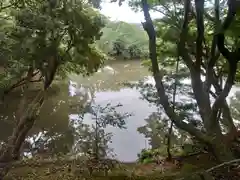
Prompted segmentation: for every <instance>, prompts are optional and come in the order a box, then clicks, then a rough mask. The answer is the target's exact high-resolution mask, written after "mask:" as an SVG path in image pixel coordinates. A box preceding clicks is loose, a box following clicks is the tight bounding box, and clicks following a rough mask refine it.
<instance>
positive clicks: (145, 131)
mask: <svg viewBox="0 0 240 180" xmlns="http://www.w3.org/2000/svg"><path fill="white" fill-rule="evenodd" d="M111 3H118V4H119V6H121V5H122V3H128V5H129V6H130V7H131V8H132V9H133V10H134V11H139V12H141V13H142V14H143V15H144V19H145V21H144V22H142V24H141V25H140V24H139V25H138V24H128V23H125V22H111V21H110V20H108V19H107V18H106V17H105V16H104V15H102V14H101V13H100V11H99V9H101V5H102V2H101V1H98V0H89V1H81V0H75V1H73V0H28V1H25V0H0V22H1V23H0V66H1V74H0V84H1V86H0V96H1V99H0V100H1V103H0V106H1V108H0V112H1V117H0V118H1V123H2V124H4V126H3V127H0V128H1V131H3V132H5V131H6V132H8V133H5V134H4V135H1V144H0V180H2V179H11V180H14V179H26V180H28V179H29V180H30V179H42V180H45V179H54V180H55V179H96V180H97V179H99V180H103V179H113V180H114V179H115V180H117V179H137V180H140V179H141V180H142V179H144V180H145V179H159V180H215V179H216V180H217V179H223V180H229V179H230V180H237V179H239V178H240V159H239V158H240V139H239V138H240V137H239V136H240V131H239V127H240V126H239V117H240V106H239V100H240V94H239V92H236V93H235V95H234V96H232V97H231V98H229V97H230V94H231V92H232V91H233V89H234V88H238V87H239V86H238V82H239V80H240V79H239V78H240V71H239V67H238V61H239V60H240V48H239V45H240V44H239V43H240V42H239V35H240V34H239V33H240V26H239V24H240V22H239V21H240V14H239V13H240V3H239V1H238V0H227V1H226V0H206V1H204V0H194V1H193V0H169V1H166V0H159V1H155V0H130V1H126V2H125V1H124V0H113V1H111ZM152 11H155V12H158V13H159V14H161V16H160V18H158V19H152V17H151V12H152ZM123 13H124V12H123ZM141 26H142V27H141ZM109 59H125V60H129V61H131V60H135V59H136V60H139V61H141V64H142V65H143V66H144V67H146V68H147V69H148V71H149V73H150V74H151V77H152V78H153V81H154V83H149V82H146V81H143V80H141V81H137V82H124V86H126V87H129V88H132V89H137V90H138V91H139V92H140V94H141V98H142V99H143V100H145V101H147V102H148V103H149V104H153V105H154V106H155V107H156V112H153V113H152V114H150V115H149V116H148V117H147V118H145V117H142V119H144V120H145V121H146V123H145V125H143V126H140V127H138V129H137V131H138V132H139V133H140V134H142V135H143V136H145V137H146V138H148V140H149V144H150V145H151V147H150V148H145V149H142V151H141V152H140V153H139V154H138V155H137V157H138V159H137V160H136V162H121V161H120V160H117V159H116V158H114V157H113V158H110V157H109V156H108V155H109V154H111V153H113V150H112V149H111V147H110V146H109V144H111V142H112V137H113V134H112V133H108V132H107V131H106V128H107V127H108V126H111V127H114V128H118V129H121V130H124V129H127V128H128V126H127V123H126V122H127V119H128V118H130V117H132V116H134V113H132V112H123V111H118V109H119V108H120V107H123V106H124V105H122V104H120V103H119V104H111V103H108V104H106V105H105V106H101V105H99V104H97V103H96V102H95V101H91V102H87V101H85V99H80V100H79V101H77V102H76V103H75V104H74V105H71V106H69V107H67V108H69V109H71V110H73V111H74V112H77V114H78V115H77V118H75V120H71V118H70V117H69V116H67V118H69V120H68V121H67V123H65V124H64V123H62V122H61V121H59V119H60V117H61V116H62V114H59V116H58V118H59V119H58V118H52V119H51V120H50V122H49V123H52V125H53V127H52V128H53V129H54V128H55V129H57V128H58V127H59V126H58V125H59V124H60V126H61V127H62V126H66V127H68V130H67V131H64V132H62V133H57V132H56V133H50V131H48V130H46V129H44V128H42V130H41V131H39V133H38V134H37V133H35V132H36V128H37V125H38V123H39V122H40V119H41V118H43V119H44V118H46V117H47V116H48V115H50V114H51V113H52V111H55V109H51V108H50V109H49V108H46V107H44V105H45V103H46V102H48V100H49V99H50V98H51V96H53V94H56V93H62V92H63V90H64V88H65V86H63V85H62V84H61V83H63V82H65V81H67V80H68V77H69V75H71V74H76V75H81V76H83V77H87V78H89V77H92V76H93V75H95V74H97V73H99V70H100V69H102V68H103V67H104V66H105V65H106V64H107V63H108V62H109ZM124 63H126V64H125V66H124V67H127V66H128V64H127V63H128V61H124ZM109 76H111V77H113V75H109ZM122 76H123V75H122ZM186 79H187V80H189V82H190V83H186V82H185V80H186ZM71 83H72V82H70V84H71ZM57 84H59V87H58V88H57V89H54V87H55V86H56V85H57ZM72 86H73V87H75V86H76V85H74V83H72ZM129 92H130V91H129ZM91 95H92V96H94V93H93V94H91ZM129 98H130V97H129ZM51 101H52V99H51ZM62 101H64V100H62ZM65 101H67V100H65ZM69 101H70V100H69ZM73 101H74V102H75V101H76V99H75V100H73ZM131 106H135V105H133V104H132V105H131ZM44 109H45V110H44ZM43 110H44V111H43ZM50 111H51V112H50ZM58 113H60V112H59V111H58ZM86 114H88V115H89V117H90V120H91V124H85V123H84V122H83V121H81V119H83V117H84V116H85V115H86ZM68 115H69V114H68ZM76 119H78V120H76ZM47 121H49V120H47ZM61 123H62V124H61ZM9 132H10V133H9ZM64 138H65V140H66V141H68V144H70V145H67V144H65V143H63V142H62V141H61V140H62V139H64ZM128 139H130V140H131V141H132V142H134V141H136V139H134V136H131V137H128ZM124 148H125V147H124ZM126 148H127V147H126Z"/></svg>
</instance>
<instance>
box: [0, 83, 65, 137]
mask: <svg viewBox="0 0 240 180" xmlns="http://www.w3.org/2000/svg"><path fill="white" fill-rule="evenodd" d="M33 94H34V93H33ZM20 97H21V93H20V92H19V91H16V92H13V93H11V94H10V95H9V96H7V97H6V99H5V101H6V103H5V104H6V105H5V106H2V105H1V107H0V113H1V116H2V119H1V121H0V131H1V140H6V139H7V137H8V136H9V135H11V132H12V129H13V127H14V114H15V113H16V109H17V105H18V103H19V100H20ZM68 114H69V107H68V86H67V83H65V82H63V83H61V84H54V85H53V86H52V87H51V88H50V89H49V92H48V94H47V98H46V101H45V103H44V105H43V108H42V109H41V112H40V117H39V119H38V120H37V121H36V124H35V126H34V128H33V129H32V130H31V131H30V133H29V136H31V135H34V134H36V133H38V132H39V131H41V129H42V128H44V129H46V130H47V131H51V132H58V133H60V134H61V133H62V134H63V133H65V132H66V131H67V129H68V124H69V121H68ZM4 118H5V120H4Z"/></svg>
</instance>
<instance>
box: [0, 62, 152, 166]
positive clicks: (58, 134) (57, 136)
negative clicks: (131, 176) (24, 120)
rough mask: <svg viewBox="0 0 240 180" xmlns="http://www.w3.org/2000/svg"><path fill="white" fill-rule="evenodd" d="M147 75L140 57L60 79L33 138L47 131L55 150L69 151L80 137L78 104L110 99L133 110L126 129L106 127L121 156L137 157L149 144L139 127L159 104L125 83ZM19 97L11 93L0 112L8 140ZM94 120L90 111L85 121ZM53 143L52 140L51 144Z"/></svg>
mask: <svg viewBox="0 0 240 180" xmlns="http://www.w3.org/2000/svg"><path fill="white" fill-rule="evenodd" d="M147 75H148V71H147V69H145V68H143V67H141V65H140V62H139V61H129V62H128V63H126V62H112V63H110V64H108V66H106V67H105V68H103V69H101V70H100V71H99V72H97V73H96V74H95V75H93V76H91V77H82V76H78V75H71V76H70V77H69V79H68V80H67V81H62V82H58V83H57V84H55V85H54V86H53V87H52V88H51V93H49V95H48V98H47V100H46V102H45V103H44V106H43V108H42V110H41V113H40V117H39V119H38V120H37V122H36V125H35V127H34V128H33V129H32V130H31V132H30V133H29V138H30V139H31V138H32V139H33V137H34V136H38V134H39V132H45V133H46V132H47V137H48V138H49V139H51V143H50V144H52V145H51V146H52V147H54V148H53V149H55V150H54V153H57V152H64V153H67V152H69V151H71V150H72V147H73V145H74V143H75V141H76V139H74V127H73V126H72V125H71V123H70V121H69V117H70V118H71V119H74V120H77V119H79V116H78V115H79V114H81V113H80V112H81V107H80V106H74V105H76V104H77V105H82V106H83V107H84V106H86V105H87V104H89V103H91V102H93V101H94V103H95V104H97V105H101V106H105V105H106V104H107V103H112V104H113V105H116V104H117V103H121V104H122V105H123V106H122V107H119V108H118V111H119V112H129V113H133V114H134V116H132V117H130V118H129V119H127V121H126V126H127V129H126V130H125V129H118V128H113V127H107V128H106V131H107V132H112V133H113V137H112V142H113V143H112V144H111V145H110V146H111V148H113V149H114V152H115V153H116V154H117V158H118V159H120V160H122V161H133V160H135V159H136V158H137V153H139V152H140V151H141V149H142V148H144V147H145V146H146V144H145V138H144V136H143V135H141V134H139V133H138V132H137V128H138V127H139V126H142V125H144V124H145V121H144V119H145V118H146V117H147V116H148V115H149V114H151V113H152V112H154V111H155V110H156V108H155V107H153V106H151V107H150V106H149V105H148V103H147V102H146V101H143V100H141V99H140V98H139V97H140V96H141V95H140V93H139V92H138V91H137V90H136V89H130V88H123V85H122V83H124V82H129V81H138V80H141V79H143V78H144V77H145V76H147ZM18 101H19V95H17V93H16V94H13V95H11V96H10V97H9V99H8V102H9V103H7V106H8V107H4V108H1V107H0V113H1V114H2V115H4V118H6V117H7V118H6V119H5V120H1V121H0V132H1V140H6V139H7V137H8V136H9V135H10V134H11V132H12V128H13V123H14V112H15V111H14V110H15V109H16V108H17V104H18V103H17V102H18ZM13 102H14V103H13ZM15 102H16V103H15ZM74 107H75V108H74ZM2 119H3V118H2ZM90 120H91V116H89V115H85V116H84V117H83V121H84V123H90V122H91V121H90ZM50 137H51V138H50ZM53 137H54V138H53ZM29 138H28V139H29ZM45 139H46V137H45ZM30 144H31V143H30ZM32 144H33V143H32ZM50 144H49V142H48V145H49V146H50ZM53 144H54V145H53ZM31 146H32V145H31ZM26 147H27V146H26ZM34 147H36V145H35V146H34ZM31 148H32V147H31ZM43 149H44V148H43ZM51 152H52V151H51Z"/></svg>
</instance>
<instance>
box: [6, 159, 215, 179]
mask: <svg viewBox="0 0 240 180" xmlns="http://www.w3.org/2000/svg"><path fill="white" fill-rule="evenodd" d="M201 159H202V158H201ZM192 160H194V161H192ZM192 160H191V161H192V162H186V163H184V164H183V166H182V167H177V166H175V165H174V164H171V163H169V164H167V163H165V164H164V165H156V164H154V163H149V164H137V163H121V164H120V165H119V166H118V167H117V168H114V169H112V170H111V171H110V172H109V173H108V175H104V173H103V172H101V171H100V172H94V173H93V174H92V175H89V171H88V170H87V169H86V168H85V167H84V164H82V163H81V162H80V161H79V162H74V163H73V162H70V161H64V160H61V161H52V162H50V161H49V162H47V163H46V162H45V163H41V162H40V161H32V160H31V161H25V162H24V163H19V164H18V165H17V166H16V167H13V168H12V169H11V171H10V172H9V174H8V175H7V176H6V178H5V179H6V180H15V179H19V180H20V179H24V180H33V179H36V180H58V179H59V180H67V179H69V180H75V179H93V180H108V179H109V180H110V179H112V180H120V179H121V180H123V179H126V180H128V179H133V180H134V179H136V180H145V179H156V180H175V179H179V178H182V177H185V178H186V179H188V180H197V179H198V178H197V177H194V176H192V174H193V172H197V171H199V170H202V169H204V168H209V167H210V166H211V163H207V161H205V160H206V159H204V161H205V162H204V164H205V165H204V164H203V163H201V161H200V160H198V159H196V158H195V159H194V158H193V159H192ZM208 162H210V161H208ZM204 166H205V167H204ZM185 178H184V179H185Z"/></svg>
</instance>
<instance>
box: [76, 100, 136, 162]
mask: <svg viewBox="0 0 240 180" xmlns="http://www.w3.org/2000/svg"><path fill="white" fill-rule="evenodd" d="M120 106H122V105H121V104H118V105H115V106H113V105H111V104H110V103H108V104H107V105H106V106H101V105H97V104H95V103H90V104H88V105H87V106H86V107H85V109H84V111H83V112H84V115H90V118H91V119H92V121H93V122H92V123H91V125H88V124H84V123H83V122H82V121H80V122H79V123H77V124H76V125H77V128H76V131H75V138H76V139H77V142H76V143H75V150H74V151H75V152H83V153H85V154H86V153H90V154H91V155H93V156H94V158H95V159H97V160H98V159H101V158H105V157H106V156H107V155H108V154H109V153H111V152H112V149H111V148H110V147H109V143H111V138H112V133H107V132H106V131H105V128H106V127H107V126H109V125H110V126H113V127H118V128H126V126H125V120H126V119H127V118H128V117H130V116H131V114H130V113H119V112H117V108H118V107H120ZM81 114H82V112H81ZM84 115H83V116H81V117H82V118H84Z"/></svg>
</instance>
